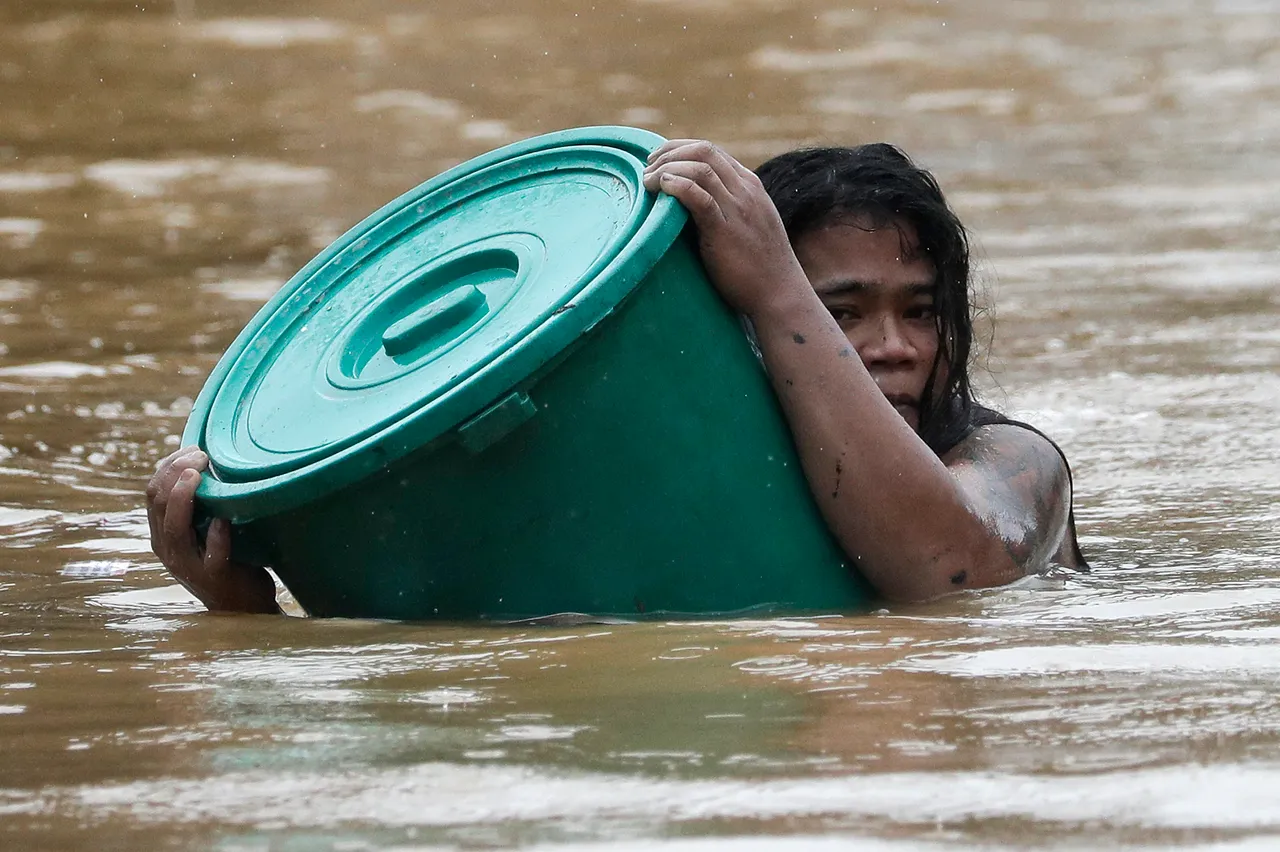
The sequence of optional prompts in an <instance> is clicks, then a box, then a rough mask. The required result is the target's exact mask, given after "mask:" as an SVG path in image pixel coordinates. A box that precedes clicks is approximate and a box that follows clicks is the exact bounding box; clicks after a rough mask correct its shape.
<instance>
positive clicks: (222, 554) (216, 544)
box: [204, 518, 231, 575]
mask: <svg viewBox="0 0 1280 852" xmlns="http://www.w3.org/2000/svg"><path fill="white" fill-rule="evenodd" d="M230 562H231V523H230V522H229V521H228V520H227V519H226V518H214V519H213V522H212V523H210V524H209V532H208V533H207V534H206V535H205V538H204V570H205V573H206V574H209V575H217V574H221V573H224V572H225V571H226V570H227V565H228V564H229V563H230Z"/></svg>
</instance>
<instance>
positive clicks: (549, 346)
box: [182, 126, 688, 523]
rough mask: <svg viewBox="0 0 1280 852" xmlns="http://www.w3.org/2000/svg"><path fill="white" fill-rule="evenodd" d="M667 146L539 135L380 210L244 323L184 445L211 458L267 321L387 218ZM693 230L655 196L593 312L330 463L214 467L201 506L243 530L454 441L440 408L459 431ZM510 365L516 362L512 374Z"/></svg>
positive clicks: (610, 137)
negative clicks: (522, 167)
mask: <svg viewBox="0 0 1280 852" xmlns="http://www.w3.org/2000/svg"><path fill="white" fill-rule="evenodd" d="M664 141H665V139H664V138H663V137H662V136H659V135H658V134H656V133H653V132H651V131H647V130H642V129H639V128H632V127H619V126H595V127H581V128H574V129H569V130H561V131H557V132H554V133H548V134H543V135H540V136H535V137H531V138H529V139H525V140H522V141H519V142H516V143H513V144H510V145H506V146H503V147H500V148H497V149H494V150H492V151H489V152H487V153H484V154H481V155H479V156H478V157H475V158H473V159H471V160H468V161H466V162H464V163H462V164H460V165H458V166H455V167H453V168H451V169H448V170H447V171H444V172H442V173H441V174H439V175H436V176H435V177H433V178H431V179H429V180H427V181H426V182H424V183H422V184H420V185H418V186H417V187H415V188H413V189H411V190H409V191H408V192H405V193H403V194H401V195H400V196H398V197H397V198H395V199H393V200H392V201H390V202H388V203H387V204H384V205H383V206H382V207H380V208H378V209H377V210H376V211H374V212H373V213H371V214H370V215H368V216H366V217H365V218H364V219H362V220H361V221H360V222H359V223H357V224H356V225H355V226H353V227H352V228H350V229H349V230H348V231H347V232H346V233H344V234H343V235H342V236H341V237H339V238H338V239H337V240H335V241H334V242H333V243H331V244H330V245H329V246H327V247H326V248H325V249H323V250H322V251H321V252H320V253H318V254H317V255H316V256H315V257H314V258H312V259H311V260H310V261H309V262H308V263H307V264H306V265H305V266H303V267H302V269H300V270H299V271H298V272H297V273H295V274H294V275H293V276H292V277H291V278H290V279H289V280H288V281H287V282H286V283H285V284H284V285H283V286H282V287H281V288H280V290H279V291H278V292H277V293H276V294H275V295H274V296H272V298H271V299H270V300H268V301H267V302H266V303H265V304H264V305H263V306H262V308H260V309H259V310H258V312H257V313H256V314H255V315H254V317H253V318H252V319H251V320H250V321H249V322H248V323H247V324H246V325H245V327H244V329H242V330H241V332H240V333H239V334H238V335H237V336H236V338H235V339H234V340H233V341H232V343H231V345H230V346H229V347H228V348H227V350H226V352H224V353H223V355H222V357H221V358H220V359H219V360H218V363H217V364H216V365H215V366H214V368H213V370H212V371H211V372H210V374H209V377H208V378H207V379H206V381H205V384H204V386H203V387H202V388H201V390H200V393H199V395H198V396H197V397H196V400H195V402H194V403H193V405H192V411H191V414H190V416H189V418H188V420H187V424H186V427H185V428H184V430H183V434H182V445H183V446H189V445H193V444H194V445H197V446H199V447H200V448H201V449H204V450H206V451H208V442H207V440H206V429H207V426H208V419H209V416H210V413H211V410H212V408H213V404H214V400H215V398H216V397H217V394H218V391H219V389H220V388H221V387H222V386H223V384H224V382H225V381H226V380H227V378H228V376H229V375H230V373H231V371H232V370H233V369H234V368H235V366H236V364H237V362H238V361H239V358H240V356H241V354H242V353H243V352H245V350H246V349H247V348H248V347H249V346H251V345H252V344H253V343H254V341H255V340H256V339H257V335H258V334H259V332H260V331H261V330H262V329H263V327H264V326H265V325H266V324H267V322H268V321H269V319H270V318H271V316H272V315H273V314H274V313H275V311H276V310H277V309H279V308H280V307H281V306H282V305H283V304H284V303H285V302H286V301H288V300H289V298H290V297H291V295H292V294H293V293H294V291H296V290H297V289H298V288H299V287H301V286H303V285H304V284H306V283H307V282H308V281H309V280H311V278H312V276H313V275H314V274H315V273H316V272H317V271H318V270H320V269H321V268H323V267H324V266H325V265H326V264H327V263H328V262H329V261H330V260H331V259H332V258H333V257H334V256H335V255H337V254H338V253H340V252H342V251H343V250H344V249H345V248H346V247H347V246H349V245H351V244H352V243H353V242H355V241H356V240H358V239H360V238H361V237H362V236H363V235H364V234H366V233H367V232H368V231H369V230H370V229H371V228H373V227H374V226H376V225H377V224H378V223H379V222H381V221H383V220H384V219H385V218H386V217H387V216H389V215H392V214H393V213H395V212H396V211H398V210H401V209H403V208H404V207H406V206H407V205H409V204H412V203H414V202H416V201H417V200H419V199H421V198H423V197H424V196H426V195H428V194H430V193H434V192H437V191H439V190H441V189H443V188H445V187H447V186H448V185H450V184H452V183H454V182H455V181H458V180H460V179H462V178H465V177H467V176H469V175H472V174H474V173H476V172H479V171H481V170H484V169H487V168H489V167H490V166H493V165H496V164H498V163H500V162H503V161H505V160H509V159H513V158H516V157H520V156H523V155H526V154H530V153H535V152H541V151H546V150H549V149H554V148H560V147H570V146H582V145H595V146H607V147H612V148H618V149H621V150H622V151H624V152H626V153H629V154H631V155H633V156H636V157H637V158H638V159H640V160H642V161H643V160H644V159H645V158H646V157H647V156H648V154H649V152H650V151H652V150H653V149H655V148H656V147H658V146H659V145H661V144H662V143H663V142H664ZM687 222H688V215H687V213H686V212H685V210H684V208H683V207H682V206H681V205H680V203H679V202H678V201H676V200H675V199H674V198H672V197H670V196H668V195H665V194H661V193H659V194H658V195H657V196H656V197H654V198H653V201H652V205H651V207H650V209H649V211H648V213H647V214H646V215H645V217H644V219H643V220H642V222H641V223H640V226H639V228H638V229H637V230H636V231H635V232H634V233H632V234H631V235H630V238H629V239H628V240H627V242H626V244H625V245H624V246H623V247H622V249H621V250H620V251H619V252H618V253H617V255H616V256H614V257H613V258H612V259H610V261H609V262H608V263H606V264H604V265H603V267H602V268H601V269H600V271H599V272H598V273H597V274H596V275H595V277H594V278H592V279H591V280H590V281H588V282H586V283H585V284H584V286H583V288H582V291H581V292H582V293H583V294H588V293H590V294H591V297H592V298H590V299H589V300H584V301H586V302H589V303H590V305H591V306H592V309H591V310H586V311H567V312H564V313H561V314H558V315H556V316H553V317H551V318H550V319H549V320H547V321H546V322H545V323H544V324H543V325H542V326H541V327H540V328H539V330H538V333H537V334H535V335H532V336H531V338H530V339H529V340H527V341H525V342H524V344H523V345H522V346H521V347H520V352H519V353H517V354H516V356H514V357H512V358H498V359H496V360H495V361H494V362H493V363H491V364H489V365H487V366H486V367H484V368H483V369H481V370H480V371H478V372H477V373H476V374H475V375H474V376H472V378H471V379H470V380H469V381H467V382H465V383H463V384H462V385H460V386H459V387H455V388H453V389H452V390H450V391H448V392H446V393H445V394H443V395H442V396H440V397H439V398H437V399H436V400H435V401H434V402H432V403H431V404H430V405H429V406H427V407H425V408H420V409H418V410H417V411H414V412H412V413H409V414H407V415H406V416H405V417H403V418H402V419H400V420H399V421H397V422H395V423H393V424H391V425H389V426H388V427H386V428H385V429H382V430H379V431H378V432H375V433H373V434H371V435H369V436H367V437H365V438H364V439H362V440H359V441H357V442H355V443H353V444H351V445H349V446H347V447H345V448H343V449H341V450H339V451H337V452H335V453H333V454H331V455H327V456H324V457H322V458H319V459H316V460H313V461H311V462H309V463H307V464H304V465H302V466H299V467H297V468H295V469H292V470H288V471H285V472H281V473H278V474H275V475H270V476H265V477H263V478H261V479H255V480H248V481H235V482H232V481H227V480H224V479H221V478H219V476H218V472H217V463H216V459H211V460H210V471H209V473H210V474H211V475H207V476H204V477H202V479H201V484H200V487H199V489H198V491H197V498H198V500H199V501H200V502H201V503H202V504H203V505H204V506H205V507H206V508H207V509H208V510H209V511H210V512H211V513H212V514H213V515H215V516H218V517H226V518H229V519H231V520H232V521H235V522H237V523H245V522H249V521H252V520H256V519H258V518H262V517H267V516H271V515H276V514H279V513H282V512H286V511H290V510H292V509H296V508H298V507H300V506H302V505H304V504H306V503H309V502H313V501H315V500H317V499H321V498H323V497H326V496H328V495H329V494H332V493H333V492H335V491H338V490H340V489H341V488H343V487H345V486H348V485H351V484H354V483H356V482H359V481H361V480H364V479H366V478H368V477H369V476H372V475H374V474H376V473H378V472H379V471H381V470H384V469H386V468H387V467H388V466H390V465H391V464H392V463H394V462H396V461H398V460H400V459H401V458H404V457H405V456H408V455H409V454H411V453H414V452H416V451H418V450H421V449H425V448H427V447H430V446H431V445H433V444H435V443H436V442H437V441H438V440H440V439H441V438H442V437H444V436H447V435H449V434H450V433H451V430H450V429H446V430H445V433H444V435H443V436H442V435H441V434H440V432H439V427H438V423H439V421H440V419H441V416H442V415H441V410H442V409H443V410H444V411H447V412H448V414H449V415H451V420H452V421H453V423H454V427H456V426H457V425H459V424H461V423H464V422H465V421H466V419H467V418H469V417H471V416H473V415H474V414H476V413H477V412H478V411H482V410H484V409H485V407H487V406H488V405H490V404H491V403H493V402H495V401H497V400H499V399H501V398H502V397H503V395H504V394H507V393H509V392H511V391H512V390H514V389H516V388H517V387H519V386H520V385H522V384H523V383H525V382H527V381H528V380H529V379H530V378H531V377H533V376H535V375H536V374H537V373H538V372H539V371H540V370H541V369H543V368H544V367H545V366H546V365H547V364H548V363H549V362H551V361H553V360H554V359H555V358H556V356H558V355H559V354H561V352H563V351H564V350H566V349H568V348H570V347H571V346H572V344H573V342H574V340H576V339H577V338H580V337H581V336H583V335H584V334H587V333H589V332H590V330H591V329H592V328H593V327H594V326H595V325H597V324H598V323H599V322H600V321H601V320H603V319H604V318H605V317H606V316H608V315H609V314H610V313H612V312H613V311H614V310H615V309H616V308H617V307H618V306H619V304H620V303H621V302H623V301H624V300H625V299H626V297H627V296H629V295H630V293H631V292H632V291H633V290H634V289H635V287H636V285H637V284H639V282H640V281H642V280H643V279H644V277H645V276H646V275H647V274H648V273H649V271H650V270H651V269H653V267H654V266H655V265H656V264H657V262H658V260H659V259H661V257H662V256H663V255H664V254H666V252H667V250H668V249H669V248H670V247H671V245H672V244H673V243H674V242H675V240H676V239H677V237H678V236H679V235H680V232H681V231H682V230H683V229H684V227H685V225H686V223H687ZM577 301H579V300H578V298H575V302H577ZM583 307H586V305H585V304H584V305H583ZM513 361H514V362H516V366H514V367H513V364H512V362H513ZM477 397H484V401H483V402H481V403H480V404H479V405H477V404H476V402H475V400H476V398H477ZM427 411H433V412H435V415H434V416H433V417H430V418H427V417H424V416H423V415H424V413H425V412H427Z"/></svg>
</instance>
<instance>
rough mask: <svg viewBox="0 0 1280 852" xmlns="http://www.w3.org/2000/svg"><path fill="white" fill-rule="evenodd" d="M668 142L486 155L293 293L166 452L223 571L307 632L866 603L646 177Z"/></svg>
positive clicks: (631, 136) (643, 138) (553, 139)
mask: <svg viewBox="0 0 1280 852" xmlns="http://www.w3.org/2000/svg"><path fill="white" fill-rule="evenodd" d="M662 141H663V140H662V138H661V137H659V136H656V135H655V134H652V133H649V132H647V131H642V130H636V129H631V128H621V127H596V128H584V129H578V130H569V131H563V132H560V133H552V134H549V135H546V136H540V137H536V138H533V139H528V140H525V141H523V142H519V143H516V144H514V145H510V146H507V147H505V148H501V149H499V150H496V151H492V152H490V153H488V154H485V155H483V156H480V157H478V158H476V159H474V160H471V161H469V162H466V163H464V164H462V165H460V166H458V167H456V168H454V169H451V170H450V171H447V172H445V173H444V174H441V175H439V176H438V177H436V178H434V179H432V180H429V181H427V182H426V183H424V184H423V185H421V186H419V187H418V188H416V189H414V190H411V191H410V192H408V193H406V194H405V195H402V196H401V197H400V198H397V199H396V200H395V201H393V202H391V203H390V204H388V205H386V206H385V207H383V208H382V209H380V210H378V211H377V212H375V213H374V214H373V215H371V216H369V217H368V218H367V219H365V220H364V221H363V222H361V223H360V224H358V225H356V226H355V227H354V228H352V229H351V230H350V231H349V232H347V233H346V234H345V235H343V236H342V237H340V238H339V239H338V240H337V241H335V242H334V243H333V244H332V245H330V246H329V247H328V248H326V249H325V250H324V251H322V252H321V253H320V254H319V255H318V256H317V257H316V258H315V259H314V260H312V261H311V262H310V263H308V264H307V265H306V266H305V267H304V268H303V269H302V270H301V271H299V272H298V273H297V274H296V275H294V276H293V277H292V278H291V279H290V280H289V281H288V282H287V283H286V284H285V285H284V287H283V288H282V289H281V290H280V292H278V293H277V294H276V295H275V297H274V298H272V299H271V300H270V301H269V302H268V303H267V304H266V305H265V306H264V307H263V308H262V309H261V310H260V311H259V312H258V314H257V315H256V316H255V317H254V318H253V319H252V320H251V321H250V323H249V325H248V326H247V327H246V328H245V329H244V331H243V332H241V334H240V335H239V336H238V337H237V338H236V340H235V342H234V343H233V344H232V345H231V347H230V348H229V349H228V350H227V352H226V353H225V354H224V356H223V357H222V359H221V360H220V361H219V363H218V365H217V366H216V367H215V368H214V370H213V373H212V374H211V375H210V376H209V379H208V381H207V382H206V384H205V386H204V388H203V390H202V391H201V393H200V395H199V398H198V399H197V400H196V403H195V406H194V409H193V411H192V414H191V418H190V420H189V421H188V423H187V428H186V432H185V434H184V436H183V441H184V444H197V445H199V446H200V447H201V448H202V449H204V450H205V452H207V453H208V455H209V459H210V475H206V476H205V477H204V479H203V482H202V484H201V486H200V489H199V491H198V493H197V499H198V501H199V502H200V504H201V507H202V509H203V510H204V511H206V512H208V513H210V514H212V515H214V516H218V517H226V518H230V519H231V520H232V521H233V523H235V524H236V528H235V532H234V535H235V539H234V541H235V546H236V548H237V557H238V558H245V559H249V560H252V561H257V562H260V563H262V564H268V565H270V566H271V567H272V568H273V569H274V570H275V572H276V574H277V575H278V576H279V577H280V579H281V580H282V581H283V582H284V583H285V585H286V586H288V588H289V590H290V591H291V592H292V593H293V595H294V596H295V597H296V598H297V599H298V601H299V602H300V603H301V604H302V605H303V606H304V607H305V608H306V609H307V610H308V611H309V612H310V613H311V614H313V615H317V616H349V617H377V618H398V619H430V618H440V619H455V620H465V619H477V618H521V617H536V616H543V615H548V614H552V613H559V612H583V613H594V614H601V615H607V614H613V615H627V616H635V615H637V614H643V613H664V614H680V613H682V614H703V615H709V614H728V613H735V612H742V611H747V610H753V609H754V610H761V609H773V610H789V611H805V610H809V611H812V610H826V611H832V610H840V609H847V608H850V607H856V606H859V605H861V604H863V603H864V602H865V601H866V599H867V597H868V595H869V592H868V587H867V586H866V585H865V584H864V582H863V581H862V580H861V579H860V578H858V577H857V576H856V575H855V574H854V573H853V572H852V571H851V570H850V568H849V566H848V565H847V563H846V560H845V558H844V555H843V553H842V552H841V550H840V548H839V546H838V545H837V544H836V542H835V541H834V539H833V538H832V537H831V535H830V533H829V532H828V530H827V528H826V525H825V524H824V523H823V521H822V519H821V517H820V515H819V513H818V510H817V508H816V506H815V504H814V502H813V500H812V498H811V497H810V494H809V490H808V486H807V484H806V482H805V479H804V476H803V474H802V471H801V469H800V464H799V461H798V459H797V456H796V453H795V449H794V447H793V445H792V441H791V436H790V433H789V432H788V430H787V426H786V423H785V421H784V420H783V417H782V414H781V411H780V409H779V407H778V404H777V401H776V399H775V397H774V395H773V392H772V390H771V388H770V386H769V383H768V379H767V376H766V375H765V372H764V369H763V367H762V365H761V363H760V361H759V358H758V356H757V354H756V352H755V350H754V348H753V346H752V344H751V342H750V341H749V340H748V339H747V336H746V335H745V334H744V333H743V329H742V326H741V324H740V322H739V320H738V318H737V317H736V316H735V315H734V314H733V313H732V312H731V311H730V310H729V309H728V308H727V307H726V306H725V304H724V303H723V302H722V301H721V300H720V299H719V297H718V296H717V295H716V293H715V292H714V290H713V289H712V287H711V285H710V283H709V282H708V281H707V278H706V273H705V272H704V270H703V268H702V265H701V262H700V261H699V259H698V255H697V248H696V245H695V243H694V242H693V239H692V235H691V233H690V232H689V231H688V230H687V229H686V228H685V226H686V224H687V216H686V213H685V211H684V210H683V208H682V207H681V206H680V205H679V203H678V202H676V201H675V200H674V199H672V198H670V197H668V196H666V195H655V194H652V193H648V192H646V191H645V189H644V187H643V185H642V183H641V179H642V176H643V171H644V167H645V158H646V156H647V155H648V152H649V151H650V150H652V149H653V148H655V147H656V146H657V145H659V144H661V142H662Z"/></svg>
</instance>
